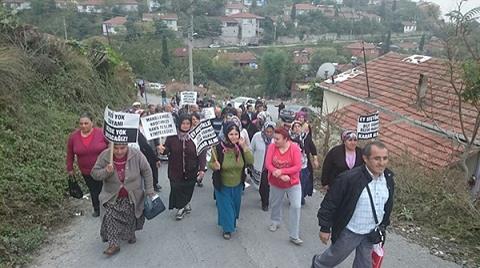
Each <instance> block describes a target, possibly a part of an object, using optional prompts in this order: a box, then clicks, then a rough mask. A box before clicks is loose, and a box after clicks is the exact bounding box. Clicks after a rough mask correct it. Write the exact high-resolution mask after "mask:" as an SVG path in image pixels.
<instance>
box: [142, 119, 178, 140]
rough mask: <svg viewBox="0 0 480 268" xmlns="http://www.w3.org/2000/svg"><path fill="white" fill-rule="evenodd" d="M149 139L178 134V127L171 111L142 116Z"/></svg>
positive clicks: (144, 129)
mask: <svg viewBox="0 0 480 268" xmlns="http://www.w3.org/2000/svg"><path fill="white" fill-rule="evenodd" d="M141 120H142V126H143V131H144V134H145V138H146V139H147V140H153V139H157V138H160V137H167V136H173V135H177V128H176V126H175V122H174V121H173V116H172V114H171V113H158V114H152V115H149V116H145V117H142V118H141Z"/></svg>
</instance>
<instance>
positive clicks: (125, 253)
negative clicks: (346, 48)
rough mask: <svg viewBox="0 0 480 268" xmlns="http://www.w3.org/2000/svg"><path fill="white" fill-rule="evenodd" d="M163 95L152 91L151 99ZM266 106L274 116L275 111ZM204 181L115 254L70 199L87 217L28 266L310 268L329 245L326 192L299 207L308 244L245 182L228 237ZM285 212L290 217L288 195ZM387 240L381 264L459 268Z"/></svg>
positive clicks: (164, 194)
mask: <svg viewBox="0 0 480 268" xmlns="http://www.w3.org/2000/svg"><path fill="white" fill-rule="evenodd" d="M159 100H160V98H159V97H155V96H153V95H149V101H150V102H151V103H158V101H159ZM269 107H271V108H269V111H270V112H271V113H272V115H274V116H275V117H276V114H277V109H276V108H275V107H273V105H269ZM166 166H167V163H163V165H162V167H161V169H160V170H159V173H160V176H159V178H160V184H161V186H162V187H163V189H162V191H161V193H160V196H161V198H162V200H164V202H165V203H166V202H168V194H169V191H170V189H169V184H168V180H167V177H166ZM204 185H205V186H204V187H202V188H198V187H196V189H195V192H194V196H193V200H192V209H193V210H192V213H191V214H188V215H186V217H185V218H184V219H183V220H181V221H176V220H175V218H174V216H175V211H168V210H167V211H165V212H163V213H162V214H160V215H159V216H157V217H156V218H155V219H153V220H150V221H147V222H146V223H145V226H144V230H142V231H140V232H137V243H136V244H134V245H129V244H126V243H123V244H121V251H120V252H119V253H118V254H117V255H115V256H112V257H106V256H105V255H104V254H102V252H103V250H104V249H105V248H106V246H107V244H105V243H102V241H101V238H100V235H99V230H100V223H101V220H100V219H99V218H92V217H91V216H90V212H91V211H90V210H91V209H90V201H89V200H73V201H72V202H77V203H78V205H79V206H80V207H81V208H83V210H84V211H85V212H84V213H83V215H85V216H76V217H75V218H74V220H73V222H72V224H70V225H69V226H67V227H65V228H63V229H61V230H58V231H57V232H56V234H55V235H53V236H52V237H50V239H49V241H48V242H47V243H46V245H45V246H44V247H43V249H42V250H41V251H40V252H39V254H38V256H36V257H35V258H34V261H33V263H32V264H31V265H30V267H72V268H74V267H79V268H84V267H115V268H121V267H175V268H183V267H242V268H245V267H252V268H253V267H266V268H271V267H278V268H283V267H285V268H290V267H310V264H311V259H312V256H313V255H314V254H319V253H321V252H323V251H324V250H325V249H326V246H325V245H323V244H321V242H320V240H319V239H318V231H319V227H318V221H317V218H316V214H317V210H318V207H319V205H320V202H321V200H322V198H323V195H322V194H321V193H319V192H315V193H314V195H313V197H311V198H308V199H307V204H306V205H305V206H304V207H303V208H302V215H301V226H300V235H301V238H302V239H303V240H304V244H303V245H302V246H296V245H293V244H292V243H290V242H289V240H288V232H287V226H286V224H287V223H284V224H283V225H282V226H281V227H280V229H279V230H277V231H276V232H275V233H272V232H270V231H269V230H268V226H269V223H270V220H269V216H270V214H269V212H264V211H262V210H261V209H260V207H261V206H260V196H259V194H258V191H257V190H256V189H254V188H253V187H247V188H246V190H245V193H244V195H243V200H242V207H241V212H240V219H239V221H238V229H237V232H236V233H234V234H233V236H232V239H231V240H229V241H227V240H224V239H223V238H222V231H221V229H220V228H219V227H218V226H217V210H216V206H215V202H214V200H213V196H212V195H213V194H212V193H213V186H212V184H211V172H210V171H209V172H207V174H206V177H205V183H204ZM166 205H168V204H166ZM284 210H285V211H284V215H288V214H287V213H288V211H287V210H288V201H287V200H285V202H284ZM72 214H73V212H72ZM387 239H388V240H387V244H386V248H385V250H386V256H385V260H384V264H383V267H387V268H388V267H395V268H396V267H435V268H437V267H438V268H442V267H459V266H458V265H456V264H454V263H451V262H447V261H444V260H442V259H440V258H438V257H435V256H433V255H431V254H430V253H429V250H428V249H426V248H422V247H421V246H419V245H416V244H414V243H412V242H409V241H407V240H406V239H405V238H403V237H401V236H399V235H396V234H394V233H390V234H389V235H388V238H387ZM352 261H353V254H352V256H350V257H349V258H348V259H347V260H346V261H345V262H344V263H343V264H342V265H340V266H339V267H351V264H352Z"/></svg>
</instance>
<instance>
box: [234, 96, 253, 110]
mask: <svg viewBox="0 0 480 268" xmlns="http://www.w3.org/2000/svg"><path fill="white" fill-rule="evenodd" d="M231 102H232V103H233V106H235V108H239V107H240V105H242V104H245V106H246V105H248V104H251V105H255V99H254V98H249V97H236V98H235V99H232V101H231Z"/></svg>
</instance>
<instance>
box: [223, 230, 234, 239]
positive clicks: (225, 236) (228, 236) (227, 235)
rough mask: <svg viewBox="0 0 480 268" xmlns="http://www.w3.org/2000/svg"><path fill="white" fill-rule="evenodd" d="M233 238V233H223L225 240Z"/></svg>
mask: <svg viewBox="0 0 480 268" xmlns="http://www.w3.org/2000/svg"><path fill="white" fill-rule="evenodd" d="M230 238H232V233H230V232H223V239H225V240H230Z"/></svg>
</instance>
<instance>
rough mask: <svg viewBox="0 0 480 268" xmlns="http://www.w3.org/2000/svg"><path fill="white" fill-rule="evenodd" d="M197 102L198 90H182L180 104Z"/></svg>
mask: <svg viewBox="0 0 480 268" xmlns="http://www.w3.org/2000/svg"><path fill="white" fill-rule="evenodd" d="M193 104H197V92H195V91H182V92H180V106H183V105H193Z"/></svg>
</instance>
